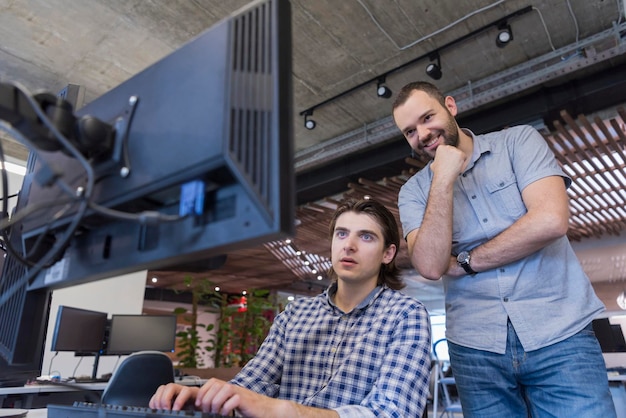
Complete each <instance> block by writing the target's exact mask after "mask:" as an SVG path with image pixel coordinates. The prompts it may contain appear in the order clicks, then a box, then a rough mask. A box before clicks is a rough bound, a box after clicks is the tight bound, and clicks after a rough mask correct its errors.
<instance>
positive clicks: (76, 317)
mask: <svg viewBox="0 0 626 418" xmlns="http://www.w3.org/2000/svg"><path fill="white" fill-rule="evenodd" d="M106 327H107V314H106V313H104V312H96V311H90V310H87V309H79V308H73V307H70V306H64V305H61V306H59V310H58V314H57V319H56V324H55V327H54V334H53V336H52V346H51V350H52V351H75V352H77V353H98V352H99V351H100V350H102V349H103V346H104V335H105V331H106Z"/></svg>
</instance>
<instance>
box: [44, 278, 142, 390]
mask: <svg viewBox="0 0 626 418" xmlns="http://www.w3.org/2000/svg"><path fill="white" fill-rule="evenodd" d="M146 278H147V272H146V271H145V270H144V271H140V272H136V273H131V274H127V275H124V276H119V277H115V278H111V279H104V280H97V281H94V282H90V283H86V284H82V285H77V286H71V287H67V288H64V289H59V290H55V291H54V292H53V294H52V305H51V308H50V319H49V321H48V333H47V337H46V345H45V347H44V357H43V363H42V372H41V374H42V375H48V374H55V373H58V374H60V376H61V377H62V378H66V377H71V376H91V373H92V368H93V361H94V357H83V358H82V360H81V357H75V356H74V353H70V352H60V353H59V354H58V355H57V356H54V354H55V353H53V352H51V351H50V346H51V344H52V335H53V332H54V326H55V323H56V316H57V312H58V308H59V305H66V306H72V307H75V308H82V309H89V310H92V311H99V312H106V313H108V314H109V316H110V315H111V314H141V313H142V309H143V298H144V293H145V288H146ZM77 332H80V330H77ZM53 357H54V358H53ZM123 357H124V356H122V357H121V358H123ZM121 358H118V357H117V356H102V357H100V364H99V367H98V377H99V376H101V375H102V374H105V373H113V371H114V368H115V367H116V366H117V365H118V364H119V362H121ZM51 361H52V363H51ZM74 370H76V371H75V372H74Z"/></svg>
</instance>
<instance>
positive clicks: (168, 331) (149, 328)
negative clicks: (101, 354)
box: [106, 315, 176, 355]
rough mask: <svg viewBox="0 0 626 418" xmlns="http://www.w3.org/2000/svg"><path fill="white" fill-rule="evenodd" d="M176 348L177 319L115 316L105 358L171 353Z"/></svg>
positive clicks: (163, 316) (168, 316) (160, 316)
mask: <svg viewBox="0 0 626 418" xmlns="http://www.w3.org/2000/svg"><path fill="white" fill-rule="evenodd" d="M175 348H176V315H113V316H112V317H111V325H110V328H109V336H108V339H107V344H106V354H107V355H115V354H119V355H122V354H132V353H135V352H137V351H144V350H153V351H169V352H173V351H174V349H175Z"/></svg>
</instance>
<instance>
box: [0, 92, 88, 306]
mask: <svg viewBox="0 0 626 418" xmlns="http://www.w3.org/2000/svg"><path fill="white" fill-rule="evenodd" d="M11 84H12V85H13V86H14V87H15V88H16V89H17V90H18V91H19V92H20V93H21V94H22V95H24V98H25V99H26V101H27V102H28V104H29V105H30V106H31V107H32V109H33V111H34V112H35V113H36V115H37V116H38V117H39V119H40V120H41V122H42V123H43V124H44V126H45V127H46V128H48V129H49V130H50V132H51V133H52V134H53V135H54V136H55V138H56V139H57V140H58V141H59V142H60V143H61V145H63V146H64V147H65V149H66V150H67V151H68V152H69V153H70V154H71V156H73V157H74V158H76V160H77V161H78V162H79V163H80V164H81V166H82V167H83V169H84V170H85V173H86V177H87V179H86V181H85V186H84V188H83V193H82V194H81V196H80V199H79V200H78V202H79V206H78V209H77V211H76V213H75V215H74V216H73V219H72V221H71V222H70V224H69V225H68V226H67V227H66V229H65V231H64V233H63V235H62V236H61V238H60V239H58V240H56V241H55V243H54V245H53V246H52V248H50V250H49V251H48V252H47V253H46V254H44V255H43V256H42V257H41V259H40V260H39V261H38V262H36V263H35V264H34V265H33V266H32V267H31V268H30V269H29V270H28V272H27V273H26V274H25V276H24V277H23V278H22V280H18V281H16V283H14V284H13V286H11V287H10V288H8V289H5V292H3V294H2V295H1V296H0V306H1V305H4V304H5V303H6V301H7V300H8V299H9V298H11V297H12V296H13V295H14V294H15V293H16V292H17V291H19V290H21V289H22V288H23V286H24V285H26V284H28V285H29V284H32V282H33V281H34V279H35V278H36V277H37V275H38V274H39V272H40V271H41V270H42V269H43V268H44V267H45V266H46V265H48V264H49V263H50V262H51V261H52V260H54V259H56V258H57V256H58V254H59V253H61V252H62V251H64V250H65V248H66V246H67V245H68V243H69V241H70V239H71V238H72V236H73V235H74V233H75V232H76V229H77V228H78V226H79V224H80V222H81V221H82V219H83V217H84V216H85V213H86V211H87V209H88V207H89V201H90V200H91V197H92V193H93V189H94V177H95V176H94V171H93V167H91V165H90V164H89V163H88V162H87V160H86V159H85V157H84V156H83V155H82V154H81V153H80V152H79V151H78V150H77V149H76V147H74V146H73V145H72V144H71V143H70V142H69V141H68V140H67V138H65V136H63V134H61V133H60V132H59V130H58V129H57V128H56V127H55V126H54V124H53V123H52V122H51V121H50V120H49V118H48V117H47V115H46V114H45V112H44V111H43V110H42V109H41V107H40V106H39V103H37V101H36V100H35V99H34V98H33V97H32V96H31V95H30V93H29V92H28V90H27V89H26V88H24V87H22V86H21V85H20V84H18V83H11ZM2 125H6V124H2ZM11 131H15V130H14V129H11ZM20 136H21V137H22V138H24V139H26V141H27V144H30V145H31V146H32V143H31V142H30V141H29V140H28V139H27V138H25V137H24V136H23V135H20ZM34 150H35V149H34ZM55 183H56V184H59V179H58V178H57V179H55Z"/></svg>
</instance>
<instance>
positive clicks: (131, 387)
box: [102, 351, 174, 407]
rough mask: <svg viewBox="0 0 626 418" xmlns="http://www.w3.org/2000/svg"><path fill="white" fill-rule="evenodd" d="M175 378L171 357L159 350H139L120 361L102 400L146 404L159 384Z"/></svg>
mask: <svg viewBox="0 0 626 418" xmlns="http://www.w3.org/2000/svg"><path fill="white" fill-rule="evenodd" d="M173 381H174V366H173V364H172V360H171V359H170V358H169V357H168V356H167V355H166V354H164V353H161V352H160V351H139V352H137V353H133V354H131V355H130V356H128V357H127V358H125V359H124V361H122V364H120V366H119V367H118V369H117V370H116V371H115V373H114V374H113V376H111V379H110V380H109V384H108V385H107V387H106V389H105V390H104V393H103V394H102V403H103V404H110V405H126V406H142V407H147V406H148V403H149V402H150V398H152V395H154V392H156V390H157V388H158V387H159V386H160V385H165V384H167V383H172V382H173Z"/></svg>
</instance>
